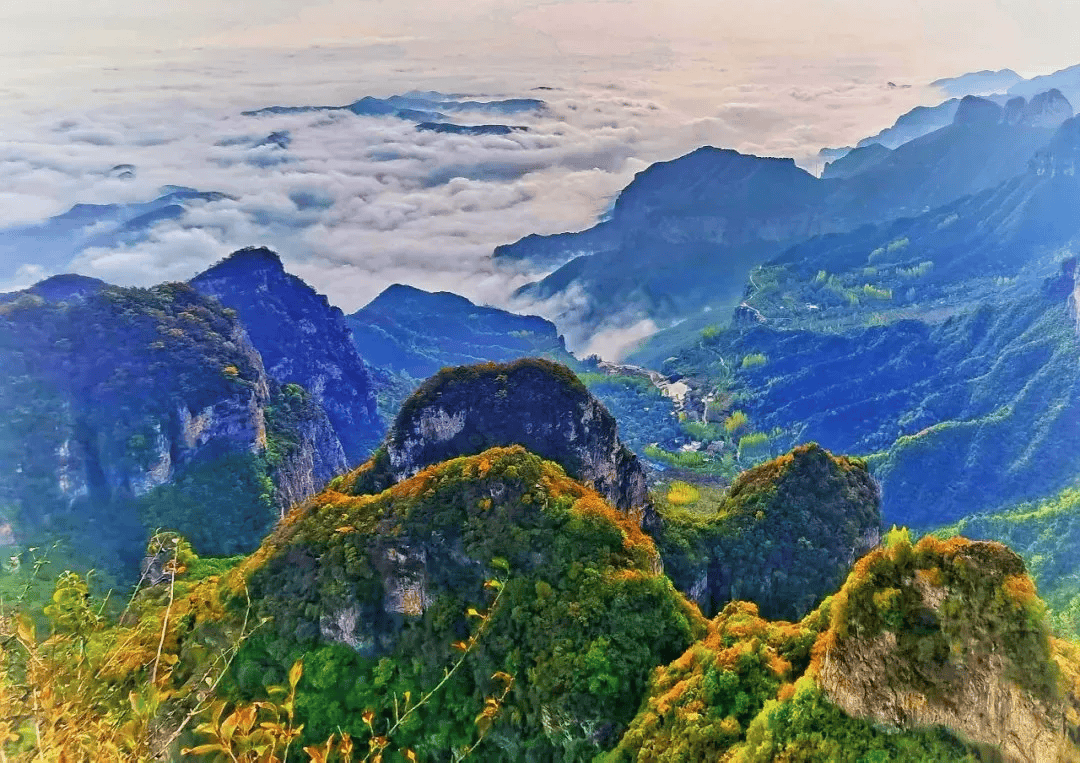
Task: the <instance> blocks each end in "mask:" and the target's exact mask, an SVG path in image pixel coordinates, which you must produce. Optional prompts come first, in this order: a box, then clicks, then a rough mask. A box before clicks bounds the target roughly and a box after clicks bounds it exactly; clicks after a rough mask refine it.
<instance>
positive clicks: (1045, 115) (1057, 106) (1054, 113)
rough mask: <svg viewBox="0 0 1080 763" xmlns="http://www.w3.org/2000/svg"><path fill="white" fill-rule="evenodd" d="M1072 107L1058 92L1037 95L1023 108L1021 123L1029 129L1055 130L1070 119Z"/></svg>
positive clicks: (1052, 91)
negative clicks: (1029, 127) (1028, 126)
mask: <svg viewBox="0 0 1080 763" xmlns="http://www.w3.org/2000/svg"><path fill="white" fill-rule="evenodd" d="M1072 116H1073V107H1072V104H1071V103H1069V101H1068V99H1067V98H1066V97H1065V96H1064V95H1062V94H1061V91H1060V90H1056V89H1055V90H1047V91H1046V92H1045V93H1039V94H1038V95H1036V96H1035V97H1033V98H1032V99H1031V101H1030V102H1028V104H1027V106H1026V107H1025V108H1024V113H1023V116H1022V118H1021V119H1022V121H1023V122H1024V124H1027V125H1030V126H1031V127H1044V128H1055V127H1059V126H1060V125H1061V124H1062V123H1063V122H1065V121H1066V120H1068V119H1072Z"/></svg>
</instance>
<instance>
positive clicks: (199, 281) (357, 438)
mask: <svg viewBox="0 0 1080 763" xmlns="http://www.w3.org/2000/svg"><path fill="white" fill-rule="evenodd" d="M191 285H192V286H193V287H195V289H196V290H198V291H199V292H200V293H202V294H206V295H208V296H212V297H216V298H217V299H219V300H220V301H221V303H222V304H224V305H225V306H226V307H230V308H232V309H234V310H236V311H237V313H239V315H240V320H241V321H242V322H243V323H244V326H245V327H246V328H247V332H248V335H249V336H250V337H251V342H252V344H253V345H254V346H255V348H256V349H258V351H259V353H260V354H261V355H262V359H263V363H264V365H265V366H266V372H267V373H268V374H269V375H270V376H271V377H273V378H274V379H276V380H277V381H279V382H280V383H281V384H287V383H295V384H299V385H301V386H302V387H304V389H306V390H308V391H309V392H310V393H311V394H312V396H313V397H314V398H315V400H316V401H317V402H318V403H319V404H320V405H321V406H322V407H323V408H324V409H325V410H326V415H327V417H328V418H329V419H330V423H331V424H332V425H333V427H334V431H335V433H336V434H337V437H338V439H339V440H340V441H341V445H342V448H343V449H344V451H345V455H346V457H347V458H348V460H349V462H350V463H353V464H355V463H358V462H360V461H362V460H363V459H364V458H366V457H367V456H368V454H370V452H371V450H372V448H373V447H374V445H375V444H376V443H377V442H378V441H379V439H380V437H381V436H382V432H383V426H382V422H381V421H380V420H379V417H378V414H377V412H376V400H375V392H374V389H373V385H372V381H371V377H370V375H369V374H368V371H367V369H366V368H365V366H364V362H363V360H362V359H361V358H360V355H359V354H358V353H357V352H356V348H355V347H354V345H353V341H352V335H351V333H350V331H349V328H348V326H347V325H346V324H345V317H344V315H343V314H342V312H341V310H340V309H338V308H336V307H332V306H331V305H330V303H329V302H328V301H327V299H326V297H325V296H323V295H321V294H317V293H316V292H315V290H314V289H312V288H311V287H310V286H308V285H307V284H305V283H304V282H303V281H302V280H300V279H299V278H297V277H296V276H293V275H290V274H289V273H286V272H285V268H284V266H283V265H282V264H281V260H280V258H279V257H278V256H277V255H276V254H275V253H274V252H271V251H270V250H268V249H242V250H240V251H238V252H236V253H234V254H232V255H231V256H229V257H227V258H226V259H225V260H223V261H222V262H220V263H218V264H217V265H215V266H214V267H212V268H210V269H209V270H207V271H206V272H204V273H201V274H200V275H198V276H196V277H195V278H193V279H192V280H191Z"/></svg>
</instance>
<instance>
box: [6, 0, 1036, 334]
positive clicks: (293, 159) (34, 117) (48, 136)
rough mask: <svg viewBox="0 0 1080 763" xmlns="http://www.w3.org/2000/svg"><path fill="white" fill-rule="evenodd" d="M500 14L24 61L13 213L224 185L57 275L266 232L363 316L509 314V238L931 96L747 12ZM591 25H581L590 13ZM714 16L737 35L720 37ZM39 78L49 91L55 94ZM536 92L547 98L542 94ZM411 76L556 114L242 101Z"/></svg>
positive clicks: (484, 0) (867, 54) (860, 129)
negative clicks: (404, 309)
mask: <svg viewBox="0 0 1080 763" xmlns="http://www.w3.org/2000/svg"><path fill="white" fill-rule="evenodd" d="M200 1H201V0H200ZM844 2H845V3H846V4H848V5H850V4H851V3H850V2H849V0H844ZM770 3H772V5H774V6H775V5H777V3H776V1H775V0H770ZM365 5H366V4H365ZM499 5H500V4H499V3H496V2H494V0H473V1H472V2H470V3H468V4H467V7H465V8H464V9H457V8H456V7H455V10H454V11H453V12H451V11H449V10H445V9H444V10H442V11H439V13H441V14H443V16H445V18H444V19H443V21H445V23H446V25H447V26H446V27H445V29H449V30H450V31H449V32H447V31H445V30H444V31H443V32H441V34H443V35H444V36H447V37H448V38H453V39H454V40H456V42H454V43H448V42H447V41H446V40H438V39H435V38H433V37H431V36H430V35H425V34H423V33H422V32H423V30H422V29H421V27H422V26H423V25H422V24H420V23H419V22H416V23H414V22H411V21H410V22H408V23H406V22H405V21H401V23H398V21H396V20H395V19H398V20H400V19H399V17H400V16H401V14H400V13H399V10H400V9H399V7H398V6H397V5H395V6H394V8H395V12H394V13H393V14H389V13H382V14H381V15H380V14H374V15H372V16H371V18H369V19H368V20H367V21H368V22H369V23H368V26H369V27H370V28H367V27H365V28H364V29H365V31H363V34H362V35H361V37H362V39H363V40H366V41H367V42H363V43H361V44H351V45H346V44H342V45H338V46H336V47H334V46H327V47H323V48H306V49H302V50H284V49H278V47H281V48H284V46H285V44H286V43H287V42H289V39H288V38H289V35H290V34H295V32H296V30H297V29H299V28H301V27H302V28H305V29H309V30H310V29H321V30H323V31H324V32H326V33H327V34H329V33H330V32H331V31H333V29H334V28H335V24H334V23H333V22H334V20H335V19H336V18H339V17H336V16H335V15H334V14H335V13H336V14H344V16H341V17H340V18H344V17H345V16H347V17H348V20H349V24H353V25H354V26H356V28H360V27H363V26H364V24H363V23H362V22H364V18H363V16H364V14H363V13H359V12H358V11H356V10H355V8H354V6H356V4H354V3H346V2H344V0H342V2H326V3H322V4H320V5H319V6H317V7H315V6H313V7H312V8H310V9H308V10H305V11H304V12H303V13H301V14H300V15H299V16H297V17H296V18H293V17H292V16H290V15H288V14H284V15H281V14H276V13H275V14H271V13H267V14H265V15H263V16H261V17H260V18H259V19H256V20H255V21H254V22H253V24H252V26H251V27H250V28H249V29H248V30H247V31H245V32H244V35H246V38H250V39H248V40H247V41H248V42H249V43H250V44H251V45H253V46H255V47H254V48H251V49H245V48H237V47H226V46H225V44H224V42H225V41H226V38H228V37H229V35H233V38H235V36H236V34H238V32H236V30H235V29H226V30H224V31H221V32H214V33H213V34H210V33H208V32H207V31H206V30H203V31H202V32H201V34H203V36H204V41H205V42H206V43H207V44H210V45H217V46H218V47H216V48H214V49H212V50H203V51H196V50H191V51H188V52H185V53H183V54H181V53H179V52H168V53H165V54H159V55H157V56H151V55H145V56H142V57H140V58H137V59H136V58H131V59H124V60H123V61H119V62H116V67H115V68H116V70H115V71H107V70H105V69H96V68H95V67H94V66H92V65H87V66H85V67H73V68H70V69H60V68H58V69H57V72H66V73H67V75H68V76H65V77H63V78H60V77H59V76H58V75H57V73H56V72H53V73H52V75H50V76H51V77H52V79H50V78H49V77H46V75H45V74H42V73H40V72H38V73H37V74H35V73H34V72H33V71H28V72H24V73H22V74H20V75H19V76H20V77H22V79H19V78H15V79H13V80H12V86H11V87H9V88H7V89H5V90H2V91H0V117H3V118H4V119H5V131H4V135H3V137H2V140H0V189H2V190H0V226H4V225H15V224H21V223H28V222H34V221H37V220H41V219H43V218H44V217H47V216H49V215H54V214H58V213H60V212H63V211H65V210H67V209H69V208H70V207H71V206H72V205H73V204H76V203H116V202H137V201H146V200H149V199H151V198H153V197H154V196H155V195H156V194H157V191H158V189H159V188H160V187H161V186H164V185H185V186H191V187H194V188H197V189H199V190H203V191H219V192H222V193H225V194H228V195H229V197H230V198H226V199H222V200H219V201H212V202H208V203H204V204H200V205H194V206H193V208H192V209H191V210H190V211H189V213H188V214H187V215H186V216H185V217H184V218H182V219H181V220H178V221H175V220H174V221H169V222H164V223H161V224H159V225H158V226H157V227H156V228H154V230H153V232H152V234H151V236H150V237H149V238H148V239H147V240H146V241H143V242H140V243H138V244H134V245H130V246H121V247H118V248H115V249H103V248H97V249H89V250H86V251H84V252H83V253H82V254H81V255H80V256H79V257H78V258H77V259H76V260H75V261H74V262H71V263H68V264H67V265H66V267H65V269H77V270H80V271H81V272H84V273H86V274H88V275H94V276H98V277H101V278H104V279H106V280H110V281H113V282H118V283H128V284H150V283H154V282H157V281H161V280H163V279H184V278H189V277H190V276H192V275H194V274H195V273H196V272H198V271H199V270H200V269H202V268H204V267H206V266H208V265H210V264H212V263H213V262H214V261H216V260H217V259H219V258H220V257H221V256H223V255H224V254H226V253H227V252H229V251H231V250H233V249H236V248H239V247H242V246H249V245H266V246H270V247H272V248H274V249H276V250H278V251H279V252H281V253H282V255H283V257H284V258H285V260H286V263H287V266H288V267H289V268H290V269H291V270H292V271H294V272H296V273H298V274H299V275H301V276H303V277H304V278H305V279H306V280H308V281H309V282H310V283H312V285H314V286H315V287H316V288H318V289H319V290H320V291H323V292H325V293H327V294H328V295H329V296H330V298H331V300H332V301H333V302H334V303H336V304H338V305H340V306H341V307H342V308H343V309H345V310H347V311H351V310H354V309H356V308H358V307H359V306H361V305H362V304H364V303H365V302H367V301H368V300H369V299H370V298H371V297H373V296H374V295H375V294H377V293H378V292H379V291H381V290H382V289H383V288H385V286H387V285H389V284H390V283H393V282H407V283H411V284H414V285H416V286H419V287H421V288H427V289H448V290H451V291H455V292H458V293H461V294H464V295H466V296H468V297H470V298H473V299H476V300H479V301H483V302H489V303H493V304H499V305H507V304H508V301H509V295H510V294H511V293H512V290H513V289H514V288H516V287H517V286H519V285H521V284H522V283H524V282H525V281H526V280H527V278H526V276H525V275H523V274H521V273H516V272H512V271H507V270H505V269H503V268H499V267H496V266H495V265H494V264H493V263H492V261H491V259H490V254H491V251H492V250H493V248H494V247H495V246H497V245H499V244H502V243H508V242H512V241H514V240H516V239H518V238H520V237H522V236H525V235H527V234H529V233H557V232H561V231H566V230H579V229H582V228H585V227H588V226H589V225H591V224H592V223H593V222H594V221H595V219H596V217H597V215H598V214H600V213H601V212H602V211H603V210H604V209H605V208H606V207H607V206H608V204H609V202H610V200H611V199H612V197H613V196H614V195H615V194H616V193H617V192H618V191H619V190H620V189H621V188H622V187H624V186H625V185H626V184H627V183H628V182H629V181H630V179H631V178H632V176H633V174H634V173H635V172H637V171H640V170H642V169H644V168H645V167H647V166H648V165H649V164H650V163H652V162H655V161H662V160H667V159H671V158H674V157H676V156H679V155H681V154H683V153H686V152H688V151H691V150H693V149H694V148H697V147H698V146H700V145H703V144H712V145H718V146H723V147H731V148H736V149H739V150H741V151H744V152H748V153H758V154H763V155H772V156H795V157H797V158H800V159H801V160H802V161H803V162H804V163H807V164H809V163H811V162H812V161H813V157H814V156H815V155H816V153H817V151H818V149H819V148H820V147H821V146H824V145H843V144H850V143H852V142H854V141H856V140H858V139H859V138H861V137H864V136H866V135H869V134H873V133H875V132H877V131H878V130H880V129H881V128H882V127H885V126H887V125H889V124H891V122H892V121H893V119H894V118H895V117H896V116H897V115H898V114H900V113H902V112H903V111H906V110H907V109H908V108H910V107H912V106H914V105H916V104H918V103H921V102H928V101H929V102H932V96H931V95H929V94H927V93H926V92H925V91H921V90H920V89H918V88H912V89H907V90H900V89H891V88H889V87H887V85H886V82H887V81H888V80H890V79H893V80H902V81H903V80H904V77H905V76H908V75H910V76H908V79H907V81H911V77H912V76H914V74H915V73H916V71H917V70H916V69H913V68H911V66H908V62H907V59H905V58H904V55H903V51H900V52H899V53H898V52H897V51H898V49H897V48H896V47H895V46H891V47H890V46H886V47H885V48H884V49H883V50H882V51H881V52H880V53H875V52H873V51H870V50H869V48H870V46H869V44H867V45H865V46H864V45H862V44H861V43H860V44H859V45H856V46H855V47H854V48H851V49H850V50H847V51H846V52H845V51H839V52H836V53H835V54H830V55H828V56H826V55H817V56H808V55H807V54H806V51H807V50H808V49H809V48H808V47H807V46H808V44H809V43H808V42H807V41H805V40H803V41H802V42H800V41H799V40H797V39H794V38H792V40H791V42H792V45H793V47H792V48H791V49H790V50H782V49H774V48H775V47H776V46H775V45H774V46H773V47H770V46H768V45H765V44H764V43H762V41H761V39H758V38H757V37H755V36H754V34H757V35H758V37H760V36H761V35H760V33H761V29H758V28H757V27H753V29H757V32H755V33H754V34H749V33H747V34H745V35H744V34H740V35H735V34H734V32H733V31H731V30H733V29H735V28H737V27H735V26H730V24H731V23H732V19H735V18H736V17H731V18H726V17H725V16H724V12H721V11H720V10H717V9H716V8H713V7H712V6H710V7H709V8H705V9H704V11H703V15H702V16H701V17H700V18H699V19H697V20H695V18H693V17H691V16H687V15H685V14H684V15H683V16H681V17H679V18H673V19H667V18H665V13H667V11H665V9H664V8H663V7H661V6H662V4H660V3H659V2H654V1H653V0H649V1H648V2H645V1H644V0H641V1H640V2H638V1H637V0H635V2H631V3H625V4H612V3H599V2H597V3H574V2H570V3H563V4H555V5H553V4H550V3H545V2H529V3H525V4H524V6H527V7H524V6H523V8H524V9H523V8H518V7H515V8H512V9H510V10H506V9H504V10H502V11H498V7H499ZM557 5H558V6H559V7H556V6H557ZM631 6H633V7H631ZM387 7H389V6H387ZM449 7H450V6H447V8H449ZM350 8H354V9H353V10H349V9H350ZM702 8H704V5H703V6H702ZM575 9H576V10H575ZM496 11H498V12H497V13H496ZM157 12H158V11H154V13H157ZM488 12H491V13H490V14H489V15H487V16H485V15H484V14H485V13H488ZM161 13H163V14H165V15H168V14H167V13H166V12H165V11H161ZM574 13H578V16H574ZM740 13H741V12H740ZM455 14H457V15H458V16H459V17H460V18H457V19H455V18H454V16H455ZM500 14H501V15H500ZM612 14H619V18H620V19H621V20H622V21H624V22H625V24H622V25H614V27H612V25H610V24H609V25H608V27H609V28H608V29H607V30H606V31H607V32H608V33H609V34H610V36H611V37H612V38H613V42H612V43H611V46H612V47H611V49H610V50H608V49H607V48H604V47H603V46H600V47H594V48H590V46H591V45H594V44H595V43H596V42H597V39H598V38H602V37H603V32H604V31H605V30H604V29H603V28H602V27H604V24H603V21H604V19H605V18H607V19H610V18H612ZM744 15H746V16H747V19H746V20H748V23H749V21H755V19H756V21H755V23H757V21H760V20H761V19H760V18H758V16H760V15H761V14H760V13H757V12H755V13H750V12H749V11H747V12H746V14H744ZM796 15H799V14H796ZM802 15H805V14H802ZM0 17H2V14H0ZM751 17H752V18H751ZM424 18H427V17H424ZM480 18H483V19H485V20H484V21H482V22H477V21H476V20H477V19H480ZM575 18H577V19H578V20H581V19H584V20H585V21H587V22H588V23H584V22H582V23H581V24H579V25H578V26H577V27H574V24H573V23H571V22H573V21H574V19H575ZM738 18H742V17H738ZM635 19H636V21H634V20H635ZM474 22H475V23H476V24H477V26H476V28H475V29H474V28H472V27H470V26H469V25H470V23H474ZM639 22H640V23H639ZM815 23H816V22H815ZM633 24H639V27H633ZM297 25H299V26H297ZM305 25H306V26H305ZM338 26H339V27H340V29H342V30H346V29H348V28H350V27H349V25H348V24H341V25H338ZM632 27H633V28H632ZM634 29H638V32H640V33H638V32H634V33H631V32H633V30H634ZM712 29H715V30H719V31H718V32H717V34H720V35H721V36H720V37H718V38H717V40H721V39H722V40H723V41H724V43H723V44H722V45H721V44H719V43H717V42H715V41H713V40H711V39H706V38H707V37H708V34H709V33H710V32H709V30H712ZM747 29H751V26H748V27H747ZM290 30H292V31H290ZM507 30H512V31H513V32H514V34H508V33H507ZM530 30H531V31H530ZM789 31H790V30H789ZM796 31H798V30H796ZM519 32H520V34H518V33H519ZM564 32H565V35H563V33H564ZM721 33H722V34H721ZM192 34H195V32H192ZM320 34H322V32H320ZM454 35H458V37H454ZM560 35H562V36H560ZM642 35H644V38H645V40H646V42H647V44H642V40H643V37H642ZM650 35H651V36H652V37H655V38H656V39H654V40H652V41H651V42H650V41H648V38H650ZM695 35H696V36H695ZM724 35H728V37H725V36H724ZM886 36H889V35H886ZM729 37H730V39H729ZM795 37H798V35H795ZM246 38H245V39H246ZM384 38H386V39H390V38H392V39H393V40H394V41H393V42H392V43H387V42H385V39H384ZM294 39H303V40H311V39H313V38H312V37H310V36H308V37H304V36H302V35H300V36H294ZM356 39H359V38H356ZM890 39H892V37H890ZM378 40H383V41H382V42H379V41H378ZM469 40H482V41H483V44H482V45H481V44H479V43H477V44H475V45H474V44H470V43H468V41H469ZM372 41H375V42H372ZM893 42H895V40H894V41H893ZM275 46H277V47H275ZM448 46H449V47H448ZM755 46H757V47H755ZM466 53H467V54H468V55H466ZM2 63H3V61H2V60H0V64H2ZM999 63H1001V64H1010V63H1014V62H1011V61H1005V62H999ZM920 65H921V64H920ZM1014 65H1016V66H1017V67H1018V68H1022V67H1020V66H1019V64H1015V63H1014ZM952 71H953V70H952V69H949V70H945V71H942V70H936V71H934V72H933V74H934V76H941V75H944V74H949V73H952ZM39 75H40V76H39ZM917 81H918V80H916V82H917ZM42 82H51V83H52V85H51V86H52V88H53V89H52V90H49V92H48V94H47V95H48V97H47V98H46V97H43V96H41V92H40V90H41V88H40V84H41V83H42ZM537 85H543V86H547V87H551V88H554V89H552V90H544V91H540V92H534V91H532V90H531V89H530V88H532V87H534V86H537ZM35 87H36V89H35ZM412 88H419V89H429V88H430V89H439V90H444V91H448V92H462V91H471V92H475V93H480V94H485V93H486V94H490V95H492V96H499V95H504V96H536V97H542V98H544V99H545V100H547V101H549V103H550V108H549V109H548V110H547V111H546V113H544V114H540V115H519V116H516V117H513V118H502V119H498V120H496V118H495V117H493V116H491V115H471V116H473V117H475V120H474V121H503V122H513V123H519V124H524V125H527V126H528V127H529V128H530V131H529V132H527V133H515V134H512V135H510V136H488V137H467V136H454V135H445V134H438V133H432V132H417V131H416V130H415V129H414V128H413V127H412V126H411V125H410V124H409V123H407V122H402V121H397V120H392V119H373V118H359V117H355V116H352V115H351V114H347V113H343V112H324V113H308V114H293V115H274V116H263V117H257V118H253V117H242V116H240V112H241V111H243V110H245V109H250V108H257V107H260V106H265V105H270V104H274V103H277V104H334V103H348V102H350V101H352V100H355V99H356V98H359V97H361V96H362V95H366V94H373V95H381V96H385V95H389V94H391V93H394V92H404V91H406V90H409V89H412ZM43 103H44V104H46V105H42V104H43ZM468 116H470V115H461V118H462V119H465V118H467V117H468ZM281 130H285V131H288V132H289V134H290V136H291V138H292V141H291V144H290V145H289V146H288V148H287V149H285V150H282V149H280V148H277V147H274V146H261V147H257V148H252V143H253V142H257V141H258V140H260V139H261V138H264V137H265V136H267V135H268V134H270V133H271V132H275V131H281ZM240 139H245V140H244V141H241V140H240ZM223 141H224V145H222V142H223ZM119 164H131V165H134V167H135V171H134V177H133V178H127V179H125V178H121V177H116V176H112V175H110V169H111V168H113V167H115V166H116V165H119ZM34 258H35V254H34V253H33V252H30V253H27V255H26V259H25V262H22V263H16V264H22V265H25V266H27V267H31V268H32V267H38V268H39V270H40V269H41V268H40V265H39V263H37V262H35V259H34ZM23 272H24V274H28V273H31V272H36V271H30V270H24V271H23ZM42 274H44V271H42ZM541 312H543V313H544V314H547V315H549V316H557V317H559V318H560V319H561V320H562V321H563V322H564V323H566V322H572V320H573V315H574V310H573V309H572V306H568V305H559V306H554V305H553V306H550V309H546V310H542V311H541ZM626 325H630V328H629V329H627V328H625V326H626ZM563 327H564V328H565V329H566V330H567V333H568V334H571V335H573V327H572V326H571V325H564V326H563ZM648 328H649V327H648V326H646V325H643V324H639V323H637V317H636V316H633V315H627V316H617V317H616V316H612V318H611V322H610V324H609V325H608V326H606V327H605V330H607V329H610V334H609V335H607V336H606V338H604V339H603V340H602V343H603V344H604V346H605V347H608V348H609V350H608V351H615V348H617V347H620V346H622V345H623V344H624V342H623V335H626V336H631V335H632V336H633V337H634V338H640V337H638V336H637V335H638V334H640V332H641V331H643V330H646V329H648ZM628 341H629V340H628ZM581 346H584V338H582V345H581Z"/></svg>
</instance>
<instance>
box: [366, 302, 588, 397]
mask: <svg viewBox="0 0 1080 763" xmlns="http://www.w3.org/2000/svg"><path fill="white" fill-rule="evenodd" d="M346 320H347V322H348V324H349V328H350V329H352V333H353V341H354V342H355V344H356V348H357V350H359V352H360V354H361V355H362V356H363V357H364V359H365V360H366V361H367V362H368V363H370V364H371V365H374V366H380V367H383V368H388V369H391V370H393V371H395V372H397V373H405V374H408V375H409V376H411V377H413V378H416V379H426V378H427V377H429V376H431V375H432V374H434V373H436V372H437V371H438V370H439V369H441V368H444V367H446V366H460V365H468V364H471V363H483V362H493V363H505V362H507V361H511V360H517V359H518V358H524V357H549V358H551V359H553V360H565V359H567V358H569V354H568V353H567V351H566V346H565V345H564V343H563V341H562V337H560V336H559V332H558V330H557V329H556V328H555V325H554V324H553V323H551V322H550V321H546V320H544V319H543V318H540V317H539V316H535V315H516V314H514V313H510V312H507V311H506V310H499V309H498V308H494V307H483V306H480V305H475V304H473V303H472V302H470V301H469V300H467V299H465V297H460V296H458V295H457V294H452V293H450V292H445V291H444V292H437V293H432V292H426V291H423V290H421V289H416V288H413V287H412V286H405V285H402V284H394V285H393V286H390V287H387V289H386V290H385V291H383V292H382V293H381V294H380V295H379V296H377V297H376V298H375V299H373V300H372V301H371V302H369V303H368V304H367V305H365V306H364V307H362V308H360V309H359V310H357V311H356V312H355V313H353V314H352V315H349V316H348V317H347V318H346Z"/></svg>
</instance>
